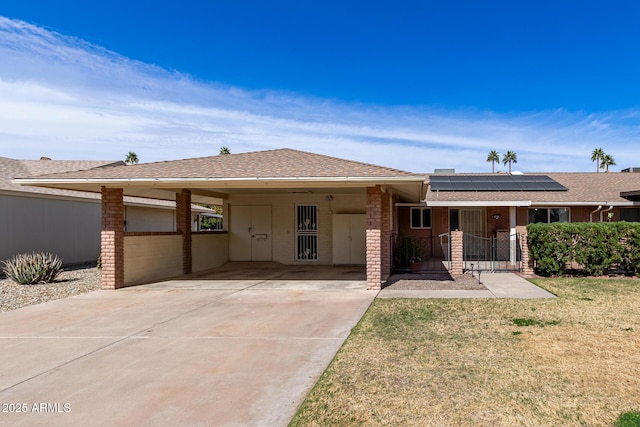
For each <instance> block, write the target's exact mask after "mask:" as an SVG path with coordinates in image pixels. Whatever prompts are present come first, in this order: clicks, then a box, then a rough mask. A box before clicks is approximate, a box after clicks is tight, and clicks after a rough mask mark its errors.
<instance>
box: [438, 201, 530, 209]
mask: <svg viewBox="0 0 640 427" xmlns="http://www.w3.org/2000/svg"><path fill="white" fill-rule="evenodd" d="M425 204H426V206H430V207H460V208H464V207H496V206H516V207H518V206H523V207H526V206H531V201H530V200H521V201H516V200H508V201H494V200H490V201H486V200H485V201H479V202H478V201H468V200H467V201H429V200H427V201H425Z"/></svg>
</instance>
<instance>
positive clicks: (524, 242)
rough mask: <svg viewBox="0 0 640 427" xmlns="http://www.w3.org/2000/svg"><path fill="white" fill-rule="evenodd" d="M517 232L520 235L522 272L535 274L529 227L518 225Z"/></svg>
mask: <svg viewBox="0 0 640 427" xmlns="http://www.w3.org/2000/svg"><path fill="white" fill-rule="evenodd" d="M516 233H518V234H519V235H520V259H521V262H522V264H521V265H522V268H521V270H522V274H531V275H533V274H535V271H534V268H533V259H529V239H528V237H527V227H526V226H524V225H519V226H517V227H516Z"/></svg>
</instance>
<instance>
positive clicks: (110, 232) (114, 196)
mask: <svg viewBox="0 0 640 427" xmlns="http://www.w3.org/2000/svg"><path fill="white" fill-rule="evenodd" d="M123 227H124V204H123V190H122V188H106V187H102V231H101V234H100V250H101V255H102V288H103V289H117V288H121V287H123V286H124V230H123Z"/></svg>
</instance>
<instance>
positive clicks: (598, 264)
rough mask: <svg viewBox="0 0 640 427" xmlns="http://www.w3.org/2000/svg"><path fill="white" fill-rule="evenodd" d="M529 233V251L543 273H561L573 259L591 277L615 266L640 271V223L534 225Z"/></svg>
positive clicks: (635, 271)
mask: <svg viewBox="0 0 640 427" xmlns="http://www.w3.org/2000/svg"><path fill="white" fill-rule="evenodd" d="M527 234H528V239H529V253H530V255H531V257H532V258H533V259H534V260H535V264H536V271H537V273H538V274H540V275H543V276H561V275H562V274H564V271H565V269H566V266H567V264H568V263H570V262H574V263H576V264H579V265H580V266H581V267H582V269H583V271H584V273H585V274H588V275H591V276H601V275H603V274H606V273H607V272H608V271H609V269H610V268H611V267H613V266H618V267H619V268H621V269H623V270H625V271H627V272H628V273H637V272H639V271H640V224H639V223H627V222H613V223H571V224H569V223H556V224H531V225H529V226H528V227H527Z"/></svg>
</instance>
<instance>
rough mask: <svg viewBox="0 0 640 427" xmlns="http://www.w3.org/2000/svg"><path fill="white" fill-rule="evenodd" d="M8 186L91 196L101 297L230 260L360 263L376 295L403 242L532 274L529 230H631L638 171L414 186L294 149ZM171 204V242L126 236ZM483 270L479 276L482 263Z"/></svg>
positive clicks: (433, 255) (421, 179)
mask: <svg viewBox="0 0 640 427" xmlns="http://www.w3.org/2000/svg"><path fill="white" fill-rule="evenodd" d="M13 182H14V184H21V185H29V186H37V187H44V188H55V189H60V190H66V191H84V192H93V193H95V194H100V197H101V201H102V228H101V229H102V239H101V241H102V244H101V245H102V246H101V252H102V256H103V258H102V259H103V286H104V287H105V288H109V289H115V288H119V287H123V286H130V285H134V284H137V283H143V282H148V281H152V280H157V279H162V278H167V277H171V276H176V275H180V274H190V273H192V272H197V271H203V270H207V269H211V268H215V267H217V266H220V265H222V264H224V263H226V262H227V261H275V262H278V263H281V264H301V265H308V264H314V265H340V264H354V265H365V266H366V271H367V285H368V288H370V289H379V288H380V287H381V284H382V283H383V282H384V281H385V280H386V278H387V277H388V276H389V274H390V273H391V272H392V270H393V269H394V268H396V267H398V266H402V264H403V262H405V261H407V260H404V261H403V260H402V259H401V258H402V257H401V255H402V254H403V251H402V247H403V244H402V239H401V238H404V237H406V236H411V238H412V239H414V240H415V239H417V240H418V241H419V243H420V245H421V253H420V257H416V256H412V257H411V258H412V260H413V258H416V259H417V258H420V259H419V261H421V262H422V265H427V268H429V263H425V261H427V260H429V259H434V260H435V261H436V264H437V265H440V266H442V265H445V266H446V267H447V268H448V269H449V270H450V271H451V272H452V273H454V274H457V273H462V271H464V269H467V268H470V264H475V267H473V266H471V268H480V269H482V268H490V269H519V270H521V271H524V272H530V271H531V265H530V263H529V262H527V261H528V248H527V245H526V225H527V224H530V223H533V222H568V221H572V222H576V221H581V222H586V221H593V222H595V221H616V220H626V221H637V220H638V219H640V173H633V172H631V170H630V172H618V173H614V172H610V173H547V174H519V173H513V174H500V173H499V174H456V173H451V171H449V172H448V173H434V174H416V173H411V172H406V171H402V170H397V169H392V168H387V167H383V166H376V165H371V164H366V163H361V162H355V161H350V160H344V159H340V158H336V157H330V156H324V155H319V154H313V153H308V152H303V151H297V150H291V149H279V150H268V151H259V152H250V153H241V154H229V155H219V156H210V157H203V158H194V159H184V160H175V161H167V162H158V163H146V164H139V165H132V166H124V165H119V166H114V167H101V168H93V169H88V170H82V171H73V172H66V173H52V174H47V175H42V176H37V177H33V176H28V174H25V175H24V176H23V177H21V178H19V179H15V180H14V181H13ZM127 197H144V198H152V199H158V200H163V201H170V203H172V204H173V205H174V206H175V210H176V218H175V230H174V231H170V232H166V233H157V232H132V231H130V230H129V229H128V227H125V224H126V223H125V211H126V208H125V200H126V198H127ZM192 202H198V203H205V204H221V205H222V206H223V215H224V221H223V223H222V230H220V231H212V232H211V231H210V232H206V233H204V232H197V231H193V227H192V219H191V216H190V214H189V206H190V205H191V203H192ZM488 263H489V264H488Z"/></svg>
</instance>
